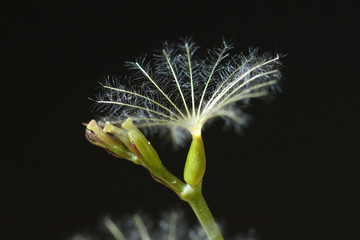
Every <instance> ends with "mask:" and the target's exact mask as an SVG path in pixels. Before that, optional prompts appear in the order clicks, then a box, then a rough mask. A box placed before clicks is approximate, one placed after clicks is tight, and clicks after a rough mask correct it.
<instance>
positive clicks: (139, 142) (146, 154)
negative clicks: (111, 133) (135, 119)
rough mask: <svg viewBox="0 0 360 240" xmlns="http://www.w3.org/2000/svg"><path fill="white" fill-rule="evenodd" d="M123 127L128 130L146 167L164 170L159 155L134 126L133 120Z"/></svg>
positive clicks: (127, 121)
mask: <svg viewBox="0 0 360 240" xmlns="http://www.w3.org/2000/svg"><path fill="white" fill-rule="evenodd" d="M122 127H123V128H125V129H126V130H127V133H128V136H129V139H130V141H131V142H133V143H134V144H135V146H136V148H137V150H138V151H139V152H140V154H141V155H142V157H143V161H144V165H145V167H146V168H155V169H162V168H163V165H162V163H161V160H160V158H159V155H158V154H157V152H156V151H155V149H154V148H153V147H152V145H151V143H150V142H149V140H147V139H146V138H145V136H144V135H143V134H142V133H141V132H140V131H139V129H138V128H137V127H135V126H134V124H133V123H132V120H131V119H130V118H128V119H127V120H126V121H125V122H124V123H123V124H122ZM149 170H150V169H149Z"/></svg>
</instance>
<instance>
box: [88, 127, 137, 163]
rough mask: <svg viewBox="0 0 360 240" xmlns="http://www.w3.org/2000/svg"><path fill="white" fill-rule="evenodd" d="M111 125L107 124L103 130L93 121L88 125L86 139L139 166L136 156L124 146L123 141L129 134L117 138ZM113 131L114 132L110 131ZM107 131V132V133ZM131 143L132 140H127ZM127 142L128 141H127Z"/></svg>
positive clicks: (118, 132)
mask: <svg viewBox="0 0 360 240" xmlns="http://www.w3.org/2000/svg"><path fill="white" fill-rule="evenodd" d="M110 125H111V124H110V123H106V125H105V126H106V129H105V128H104V129H102V128H101V127H100V126H99V125H98V124H97V123H96V121H95V120H91V121H90V122H89V123H88V124H87V125H86V138H87V139H88V140H89V142H91V143H92V144H94V145H97V146H99V147H102V148H104V149H105V150H107V151H108V152H109V153H111V154H113V155H115V156H116V157H119V158H124V159H128V160H131V161H133V162H134V163H136V164H138V162H137V159H136V156H135V154H133V153H132V152H131V151H130V150H129V149H128V148H127V147H126V146H125V145H124V144H123V141H122V140H124V139H125V138H126V137H127V134H126V132H125V130H124V132H125V133H123V135H124V136H122V137H121V138H120V137H119V136H115V134H113V132H115V130H116V129H115V128H116V127H115V126H113V125H111V126H113V128H112V127H111V126H110ZM109 129H112V130H113V131H109ZM105 130H106V131H105ZM116 133H117V135H119V134H120V131H117V132H116ZM127 141H130V140H127ZM125 142H126V140H125Z"/></svg>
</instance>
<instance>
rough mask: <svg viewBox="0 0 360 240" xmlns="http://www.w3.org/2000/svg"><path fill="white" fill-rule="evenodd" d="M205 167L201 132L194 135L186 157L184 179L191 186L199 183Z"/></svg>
mask: <svg viewBox="0 0 360 240" xmlns="http://www.w3.org/2000/svg"><path fill="white" fill-rule="evenodd" d="M205 167H206V157H205V149H204V143H203V140H202V138H201V134H199V135H194V136H193V140H192V142H191V146H190V149H189V153H188V156H187V158H186V163H185V168H184V180H185V182H186V183H187V184H189V185H191V186H197V185H198V184H200V183H201V181H202V179H203V176H204V173H205Z"/></svg>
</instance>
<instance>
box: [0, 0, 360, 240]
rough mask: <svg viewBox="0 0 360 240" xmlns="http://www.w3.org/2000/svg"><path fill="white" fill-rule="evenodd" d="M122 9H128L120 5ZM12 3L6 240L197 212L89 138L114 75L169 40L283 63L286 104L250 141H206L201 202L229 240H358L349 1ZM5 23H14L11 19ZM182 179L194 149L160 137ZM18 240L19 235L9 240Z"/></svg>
mask: <svg viewBox="0 0 360 240" xmlns="http://www.w3.org/2000/svg"><path fill="white" fill-rule="evenodd" d="M119 2H120V1H119ZM330 2H331V1H307V2H306V1H247V2H245V1H236V3H234V2H230V1H216V2H215V1H214V2H210V1H191V2H187V1H177V2H176V3H174V2H173V1H162V2H160V1H159V2H155V1H146V2H140V1H129V2H125V1H123V3H117V4H110V3H109V4H108V3H103V2H101V1H91V2H90V1H89V2H87V3H65V2H63V1H52V2H51V3H45V2H43V3H33V2H31V3H29V2H28V3H26V4H21V3H12V4H11V7H6V8H2V11H3V14H2V16H3V20H2V25H3V27H2V30H1V35H2V37H1V38H2V40H5V41H3V43H2V44H1V57H2V58H3V57H4V58H5V62H4V63H3V64H2V67H4V68H3V70H2V76H1V79H2V80H1V105H2V112H3V114H2V117H1V119H2V121H3V124H2V130H1V131H0V134H1V146H2V147H1V148H2V150H1V167H0V169H1V178H2V180H1V202H2V203H1V205H0V206H1V207H0V208H1V209H0V217H1V228H4V229H2V230H1V232H0V234H1V235H4V236H0V238H1V239H37V240H40V239H66V238H68V237H69V236H71V235H72V234H74V233H75V232H77V231H86V230H90V229H93V228H95V227H96V226H97V225H98V223H99V222H100V221H101V219H102V217H103V216H104V215H106V214H111V216H113V217H114V218H115V219H117V218H120V217H121V216H122V215H124V214H128V213H130V214H131V213H134V212H136V211H137V210H139V209H141V210H143V212H145V213H148V214H150V215H152V216H153V217H154V218H157V216H158V215H159V214H160V213H161V212H162V211H163V210H164V209H167V208H171V207H174V206H175V207H178V208H181V209H184V211H185V212H186V213H187V216H188V219H189V221H190V222H194V221H195V219H194V217H193V216H192V213H191V211H190V209H189V208H188V207H187V206H186V205H185V204H184V203H181V202H180V200H179V199H177V197H176V196H175V194H173V193H172V192H170V191H169V190H168V189H166V188H165V187H163V186H161V185H159V184H157V183H155V182H154V181H153V180H152V179H151V177H150V176H149V174H148V173H147V172H146V171H145V170H144V169H142V168H140V167H136V166H135V165H133V164H131V163H129V162H127V161H125V160H120V159H115V158H114V157H112V156H110V155H108V154H106V153H105V152H104V151H103V150H102V149H100V148H96V147H94V146H92V145H90V144H89V143H88V142H87V141H86V139H85V137H84V127H83V126H82V125H81V123H82V122H86V121H89V120H90V119H92V118H93V116H94V113H91V111H90V105H91V101H89V100H88V98H89V97H93V96H94V94H95V93H96V92H97V91H98V89H97V86H98V85H99V84H98V82H99V81H101V80H102V79H103V78H104V76H106V75H108V74H110V75H121V76H125V75H126V74H127V73H128V72H127V70H126V69H125V68H124V62H125V61H129V60H134V59H135V58H136V57H138V56H141V55H143V54H145V53H147V52H148V51H149V50H151V49H158V48H160V47H161V45H162V43H163V41H165V40H167V41H177V40H178V38H179V37H186V36H192V37H193V39H194V40H195V41H196V42H197V43H198V44H199V45H200V46H202V49H206V48H211V47H213V46H217V45H218V43H219V40H220V39H221V37H225V38H230V39H233V42H234V44H235V48H236V51H247V49H248V47H249V46H258V47H260V49H261V50H263V51H272V52H274V51H278V52H281V53H284V54H287V56H286V57H284V58H283V63H284V68H283V70H282V71H283V74H284V78H283V83H282V89H283V93H281V94H279V95H278V96H277V98H276V99H275V101H274V102H272V103H271V104H266V103H263V102H261V101H254V102H253V104H252V106H251V107H250V108H249V109H248V110H246V111H247V112H248V113H250V114H251V115H252V116H253V119H254V120H253V121H252V122H251V124H250V126H249V127H247V128H246V129H245V130H244V131H243V134H241V135H235V134H233V133H232V132H231V131H225V132H223V131H219V129H220V127H221V122H216V123H214V124H213V125H209V126H208V127H207V128H206V131H205V132H204V141H205V144H206V150H207V156H208V166H207V172H206V176H205V179H204V192H205V198H206V199H207V201H208V204H209V206H210V208H211V209H212V210H213V214H214V215H215V217H216V218H217V219H219V220H221V221H224V222H225V223H226V224H225V228H226V233H227V235H230V236H231V235H233V234H235V233H246V232H247V231H248V229H250V228H254V229H256V232H257V236H258V237H259V238H260V239H360V235H359V228H360V214H359V209H358V205H359V200H360V193H359V168H360V164H359V157H358V151H357V150H358V149H357V147H358V145H359V135H358V131H357V130H358V123H359V122H358V121H357V120H356V117H357V114H356V112H358V108H359V107H358V92H359V90H358V88H357V86H358V82H359V77H358V76H359V75H358V66H359V60H358V54H359V46H358V41H356V40H355V33H356V32H357V31H358V25H359V21H358V16H357V14H358V11H356V7H355V4H352V3H350V2H346V1H340V2H337V3H336V4H333V3H330ZM4 16H5V18H4ZM153 144H154V145H155V146H156V147H157V149H158V151H159V154H160V156H161V157H162V159H163V161H164V162H165V165H166V166H168V167H169V169H171V170H173V171H175V172H176V173H177V174H178V175H180V176H181V170H179V169H181V168H182V165H183V161H184V157H185V156H186V147H185V148H183V149H179V150H177V151H175V150H170V149H171V148H170V147H169V145H167V144H166V143H163V142H162V140H161V139H159V138H156V137H155V138H154V139H153ZM7 234H10V236H9V235H8V236H6V235H7Z"/></svg>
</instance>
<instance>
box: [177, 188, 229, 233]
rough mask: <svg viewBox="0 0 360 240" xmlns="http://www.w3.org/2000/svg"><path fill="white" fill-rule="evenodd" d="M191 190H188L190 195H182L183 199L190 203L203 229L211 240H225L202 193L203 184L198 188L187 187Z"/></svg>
mask: <svg viewBox="0 0 360 240" xmlns="http://www.w3.org/2000/svg"><path fill="white" fill-rule="evenodd" d="M187 188H191V190H190V191H189V190H187V192H189V193H188V194H182V199H183V200H184V201H186V202H187V203H189V205H190V206H191V208H192V209H193V211H194V213H195V215H196V217H197V218H198V220H199V222H200V224H201V226H202V227H203V229H204V231H205V233H206V235H207V237H208V239H209V240H224V237H223V236H222V234H221V232H220V229H219V227H218V225H217V224H216V222H215V219H214V217H213V215H212V214H211V212H210V209H209V207H208V205H207V204H206V201H205V199H204V197H203V195H202V192H201V184H200V186H198V187H191V186H189V185H188V186H187Z"/></svg>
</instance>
